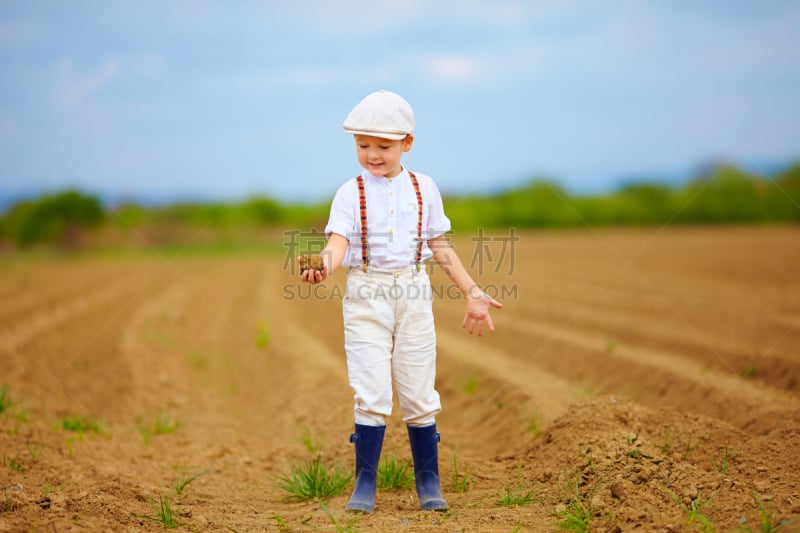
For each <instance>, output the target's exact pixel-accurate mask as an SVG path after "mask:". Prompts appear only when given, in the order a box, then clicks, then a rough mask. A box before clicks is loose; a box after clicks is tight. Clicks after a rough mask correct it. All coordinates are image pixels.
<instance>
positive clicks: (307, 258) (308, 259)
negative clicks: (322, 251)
mask: <svg viewBox="0 0 800 533" xmlns="http://www.w3.org/2000/svg"><path fill="white" fill-rule="evenodd" d="M322 268H323V263H322V256H320V255H301V256H300V271H301V272H304V271H306V270H316V271H317V272H322Z"/></svg>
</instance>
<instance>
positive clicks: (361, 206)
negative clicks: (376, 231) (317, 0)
mask: <svg viewBox="0 0 800 533" xmlns="http://www.w3.org/2000/svg"><path fill="white" fill-rule="evenodd" d="M408 175H409V176H410V177H411V184H412V185H413V186H414V193H415V194H416V195H417V255H416V258H415V264H416V265H417V272H419V271H420V262H421V261H422V192H421V191H420V190H419V181H417V176H415V175H414V173H413V172H411V171H410V170H409V171H408ZM356 182H358V211H359V215H360V216H361V269H362V270H363V271H364V272H366V271H367V266H368V265H369V250H368V246H369V244H368V243H367V195H366V193H365V192H364V178H363V177H361V175H359V176H358V177H357V178H356Z"/></svg>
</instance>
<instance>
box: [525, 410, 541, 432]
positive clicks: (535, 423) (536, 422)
mask: <svg viewBox="0 0 800 533" xmlns="http://www.w3.org/2000/svg"><path fill="white" fill-rule="evenodd" d="M528 431H529V432H530V433H531V435H533V436H534V437H535V436H537V435H539V434H540V433H541V432H542V419H541V418H540V417H539V415H537V414H532V415H531V416H529V417H528Z"/></svg>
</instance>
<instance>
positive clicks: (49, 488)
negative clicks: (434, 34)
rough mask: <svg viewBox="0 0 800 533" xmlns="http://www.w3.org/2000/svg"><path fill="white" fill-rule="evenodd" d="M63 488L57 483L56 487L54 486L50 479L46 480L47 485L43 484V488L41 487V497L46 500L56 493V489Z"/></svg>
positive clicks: (61, 484)
mask: <svg viewBox="0 0 800 533" xmlns="http://www.w3.org/2000/svg"><path fill="white" fill-rule="evenodd" d="M63 486H64V484H63V483H59V484H58V485H56V484H55V482H54V481H53V480H52V479H48V480H47V483H45V484H44V487H42V496H44V497H45V498H47V497H49V496H50V495H51V494H53V493H54V492H55V491H56V489H58V490H61V488H62V487H63Z"/></svg>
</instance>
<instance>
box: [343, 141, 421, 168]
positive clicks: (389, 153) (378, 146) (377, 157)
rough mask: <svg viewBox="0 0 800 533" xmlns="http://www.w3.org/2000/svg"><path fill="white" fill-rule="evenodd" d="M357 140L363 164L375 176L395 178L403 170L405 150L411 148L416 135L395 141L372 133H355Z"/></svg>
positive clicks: (360, 159)
mask: <svg viewBox="0 0 800 533" xmlns="http://www.w3.org/2000/svg"><path fill="white" fill-rule="evenodd" d="M355 140H356V153H357V154H358V162H359V163H360V164H361V166H362V167H364V168H366V169H367V170H369V171H370V173H371V174H372V175H373V176H378V177H384V178H393V177H395V176H397V175H398V174H400V172H401V171H402V170H403V166H402V165H401V164H400V159H401V158H402V157H403V152H408V151H409V150H411V145H412V144H413V143H414V136H413V135H408V136H407V137H406V138H405V139H401V140H399V141H393V140H390V139H382V138H380V137H372V136H371V135H355Z"/></svg>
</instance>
